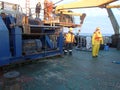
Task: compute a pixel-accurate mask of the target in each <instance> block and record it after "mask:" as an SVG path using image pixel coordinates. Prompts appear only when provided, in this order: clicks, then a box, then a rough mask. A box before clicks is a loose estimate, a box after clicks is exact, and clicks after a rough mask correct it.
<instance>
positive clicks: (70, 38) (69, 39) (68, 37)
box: [65, 32, 75, 43]
mask: <svg viewBox="0 0 120 90" xmlns="http://www.w3.org/2000/svg"><path fill="white" fill-rule="evenodd" d="M74 37H75V36H74V34H73V33H70V32H69V33H67V34H66V36H65V40H66V42H67V43H73V42H74Z"/></svg>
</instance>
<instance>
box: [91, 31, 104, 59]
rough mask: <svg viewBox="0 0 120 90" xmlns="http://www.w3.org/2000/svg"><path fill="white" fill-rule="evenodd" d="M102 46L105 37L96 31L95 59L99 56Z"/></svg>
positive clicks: (93, 54) (93, 46)
mask: <svg viewBox="0 0 120 90" xmlns="http://www.w3.org/2000/svg"><path fill="white" fill-rule="evenodd" d="M100 44H103V37H102V34H101V33H100V31H96V32H94V34H93V36H92V56H93V57H97V56H98V53H99V48H100Z"/></svg>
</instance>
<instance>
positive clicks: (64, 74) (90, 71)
mask: <svg viewBox="0 0 120 90" xmlns="http://www.w3.org/2000/svg"><path fill="white" fill-rule="evenodd" d="M112 61H120V51H118V50H116V49H114V48H110V49H109V51H104V50H101V51H100V52H99V56H98V57H97V58H92V55H91V52H86V51H79V50H75V49H74V50H73V55H72V56H70V55H65V56H63V57H54V58H49V59H44V60H39V61H37V62H36V63H32V64H29V65H24V66H22V67H17V68H14V69H13V70H16V71H18V72H20V74H21V75H20V77H19V82H20V83H21V84H20V85H21V87H22V90H120V64H115V63H112Z"/></svg>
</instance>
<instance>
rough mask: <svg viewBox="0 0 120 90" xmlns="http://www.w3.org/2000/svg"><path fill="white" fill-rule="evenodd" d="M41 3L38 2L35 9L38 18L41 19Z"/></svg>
mask: <svg viewBox="0 0 120 90" xmlns="http://www.w3.org/2000/svg"><path fill="white" fill-rule="evenodd" d="M40 10H41V3H40V2H38V3H37V5H36V8H35V13H36V18H39V17H40Z"/></svg>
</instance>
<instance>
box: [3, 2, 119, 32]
mask: <svg viewBox="0 0 120 90" xmlns="http://www.w3.org/2000/svg"><path fill="white" fill-rule="evenodd" d="M1 1H5V2H11V3H16V4H20V5H21V6H22V7H24V8H25V0H1ZM30 1H31V3H30V6H31V7H32V8H34V7H35V5H36V3H37V2H38V1H41V2H42V3H43V0H30ZM52 1H53V2H54V3H56V2H58V1H60V0H52ZM68 2H71V3H72V2H75V0H62V1H61V2H60V3H58V4H57V5H60V4H67V3H68ZM113 4H119V5H120V0H119V1H117V2H116V3H113ZM112 10H113V11H114V14H115V16H116V19H117V21H118V23H119V25H120V15H119V14H120V9H112ZM72 11H73V12H76V13H86V18H85V20H84V23H83V25H82V27H79V28H76V29H75V30H74V32H75V33H76V32H77V30H79V29H80V30H81V33H93V32H94V30H95V28H96V27H100V28H101V32H102V33H103V34H114V30H113V28H112V25H111V22H110V19H109V17H108V14H107V11H106V9H103V8H84V9H80V8H78V9H72ZM78 20H79V18H78V17H75V23H79V22H78Z"/></svg>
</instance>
